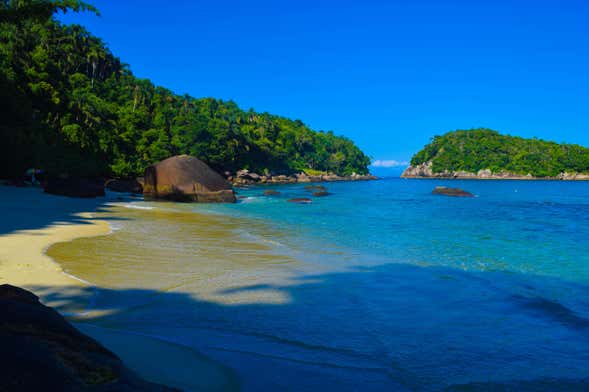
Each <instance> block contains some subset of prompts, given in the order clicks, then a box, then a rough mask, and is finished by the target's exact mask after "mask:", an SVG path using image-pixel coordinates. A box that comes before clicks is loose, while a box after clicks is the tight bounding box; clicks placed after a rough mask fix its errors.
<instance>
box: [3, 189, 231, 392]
mask: <svg viewBox="0 0 589 392" xmlns="http://www.w3.org/2000/svg"><path fill="white" fill-rule="evenodd" d="M113 197H118V196H113ZM109 201H112V198H110V199H109V197H106V198H98V199H72V198H67V197H58V196H51V195H47V194H45V193H43V191H42V190H41V189H38V188H16V187H9V186H0V217H1V218H0V284H5V283H8V284H12V285H15V286H20V287H23V288H25V289H27V290H30V291H32V292H34V293H35V294H37V295H38V296H39V297H40V299H41V301H42V302H43V303H44V304H46V305H48V306H52V307H54V308H56V309H58V310H59V311H60V312H61V313H62V314H65V315H66V316H70V317H72V316H73V318H74V320H75V321H84V323H77V324H76V326H77V327H78V328H80V329H81V330H82V332H84V333H86V334H88V335H90V336H92V337H93V338H95V339H96V340H98V341H99V342H101V343H102V344H103V345H105V346H106V347H107V348H109V349H111V350H113V351H114V352H115V353H116V354H117V355H118V356H119V357H120V358H121V359H122V360H123V361H124V362H125V363H126V364H127V365H128V366H129V367H130V368H131V369H132V370H134V371H135V372H136V373H138V374H139V375H140V376H142V377H143V378H145V379H147V380H150V381H153V382H158V383H162V384H166V385H169V386H173V387H178V388H181V389H184V390H203V391H218V390H235V389H237V388H238V383H237V380H236V379H235V377H234V375H233V373H232V371H231V370H230V369H228V368H226V367H224V366H223V365H221V364H219V363H217V362H215V361H213V360H210V359H208V358H207V357H205V356H203V355H201V354H199V353H198V352H196V351H194V350H191V349H189V348H186V347H183V346H179V345H175V344H171V343H168V342H164V341H161V340H158V339H154V338H151V337H147V336H141V335H133V334H129V333H128V332H125V331H118V330H116V329H106V328H100V327H97V326H92V325H91V317H92V314H89V313H87V309H88V305H89V303H90V302H91V301H92V297H93V292H94V290H93V287H92V285H91V284H90V283H89V282H85V281H84V280H82V279H79V278H77V277H75V276H72V275H69V274H67V273H65V272H64V271H63V269H62V267H61V266H60V265H59V264H57V263H56V262H55V261H54V260H53V259H51V258H50V257H49V256H47V255H46V253H45V252H46V250H47V249H48V248H49V247H50V246H51V245H52V244H55V243H61V242H67V241H71V240H73V239H76V238H80V237H94V236H101V235H107V234H109V233H110V232H111V229H110V225H109V223H108V222H107V220H106V219H107V218H108V206H107V203H108V202H109ZM72 298H75V301H72Z"/></svg>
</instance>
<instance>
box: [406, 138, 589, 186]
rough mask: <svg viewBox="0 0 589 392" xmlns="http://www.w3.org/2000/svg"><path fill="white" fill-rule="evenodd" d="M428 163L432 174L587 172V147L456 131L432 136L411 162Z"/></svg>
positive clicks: (553, 173)
mask: <svg viewBox="0 0 589 392" xmlns="http://www.w3.org/2000/svg"><path fill="white" fill-rule="evenodd" d="M429 161H431V162H432V170H433V171H434V172H436V173H440V172H443V171H445V170H447V171H466V172H472V173H476V172H478V171H479V170H482V169H490V170H491V171H492V172H493V173H499V172H502V171H504V172H510V173H516V174H523V175H527V174H528V173H529V174H532V175H533V176H536V177H554V176H557V175H558V174H560V173H563V172H569V173H573V172H576V173H589V148H585V147H582V146H579V145H575V144H558V143H554V142H548V141H544V140H539V139H524V138H521V137H514V136H507V135H501V134H499V133H498V132H496V131H492V130H490V129H472V130H467V131H465V130H459V131H455V132H450V133H447V134H445V135H443V136H435V137H434V138H433V140H432V142H431V143H429V144H428V145H427V146H425V147H424V148H423V150H421V151H420V152H418V153H417V154H415V156H414V157H413V158H412V159H411V165H413V166H416V165H419V164H422V163H426V162H429Z"/></svg>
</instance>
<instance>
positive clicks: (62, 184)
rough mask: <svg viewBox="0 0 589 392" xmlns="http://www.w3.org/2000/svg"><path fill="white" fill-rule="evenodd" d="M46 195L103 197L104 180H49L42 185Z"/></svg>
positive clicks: (73, 178) (71, 178) (72, 178)
mask: <svg viewBox="0 0 589 392" xmlns="http://www.w3.org/2000/svg"><path fill="white" fill-rule="evenodd" d="M44 189H45V192H46V193H50V194H52V195H60V196H68V197H83V198H92V197H97V196H104V180H103V179H99V178H98V179H95V178H77V177H68V178H49V179H47V181H46V182H45V184H44Z"/></svg>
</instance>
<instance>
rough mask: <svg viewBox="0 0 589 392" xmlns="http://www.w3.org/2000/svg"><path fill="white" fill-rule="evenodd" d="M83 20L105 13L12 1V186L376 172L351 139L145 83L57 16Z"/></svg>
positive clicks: (2, 104) (1, 114) (60, 1)
mask: <svg viewBox="0 0 589 392" xmlns="http://www.w3.org/2000/svg"><path fill="white" fill-rule="evenodd" d="M81 10H86V11H93V12H96V10H95V9H94V8H93V7H92V6H90V5H87V4H86V3H83V2H80V1H76V0H54V1H35V0H0V177H7V176H14V175H19V174H21V173H23V171H24V170H26V169H27V168H30V167H39V168H42V169H45V170H46V171H48V172H50V173H54V174H70V175H84V176H91V175H111V176H118V177H127V176H135V175H138V174H141V173H142V172H143V169H144V168H145V167H146V166H147V165H149V164H151V163H154V162H156V161H159V160H161V159H164V158H166V157H169V156H171V155H176V154H191V155H194V156H197V157H199V158H200V159H202V160H204V161H205V162H207V163H209V164H210V165H211V166H213V167H214V168H215V169H217V170H223V171H224V170H229V171H235V170H238V169H242V168H247V169H250V170H255V171H259V172H264V171H265V170H271V171H301V170H307V169H313V170H319V171H332V172H335V173H337V174H351V173H352V172H356V173H359V174H365V173H367V165H368V164H369V163H370V160H369V158H368V157H367V156H366V155H364V154H363V153H362V151H360V149H358V147H356V146H355V145H354V143H353V142H352V141H351V140H349V139H347V138H344V137H340V136H335V135H334V134H333V133H331V132H315V131H313V130H311V129H310V128H309V127H307V126H306V125H305V124H303V123H302V122H301V121H300V120H290V119H287V118H284V117H280V116H275V115H271V114H268V113H256V112H254V111H253V110H249V111H244V110H241V109H240V108H239V107H238V106H237V105H236V104H235V103H234V102H232V101H222V100H218V99H214V98H193V97H191V96H188V95H177V94H174V93H173V92H171V91H169V90H167V89H165V88H163V87H159V86H155V85H154V84H153V83H151V82H150V81H149V80H146V79H139V78H137V77H135V76H134V75H133V73H132V72H131V71H130V69H129V67H128V66H127V65H125V64H124V63H122V62H121V60H120V59H119V58H117V57H116V56H115V55H113V54H112V53H111V52H110V51H109V49H108V48H107V47H106V45H105V44H104V43H103V42H102V41H101V40H100V39H99V38H97V37H95V36H93V35H92V34H90V33H89V32H88V31H87V30H85V29H84V28H83V27H82V26H78V25H63V24H62V23H60V22H58V21H57V20H56V19H55V17H54V15H55V13H56V12H66V11H81Z"/></svg>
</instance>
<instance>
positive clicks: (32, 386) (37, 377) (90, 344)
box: [0, 284, 173, 392]
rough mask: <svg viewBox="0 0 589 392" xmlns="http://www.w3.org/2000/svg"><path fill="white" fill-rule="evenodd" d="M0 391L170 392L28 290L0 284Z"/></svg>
mask: <svg viewBox="0 0 589 392" xmlns="http://www.w3.org/2000/svg"><path fill="white" fill-rule="evenodd" d="M0 347H2V350H3V352H4V355H2V356H1V357H0V367H1V369H2V377H0V391H6V392H11V391H15V392H16V391H82V390H84V391H86V390H91V391H100V392H102V391H105V392H106V391H128V392H131V391H172V390H173V389H170V388H167V387H164V386H161V385H157V384H153V383H150V382H147V381H145V380H143V379H141V378H139V377H138V376H136V375H135V374H134V373H133V372H132V371H131V370H129V369H128V368H126V367H125V365H124V364H123V363H122V362H121V360H120V359H119V358H118V357H117V356H116V355H115V354H113V353H112V352H110V351H109V350H107V349H106V348H104V347H103V346H102V345H100V343H98V342H97V341H95V340H94V339H92V338H90V337H88V336H86V335H84V334H82V333H81V332H79V331H78V330H77V329H76V328H74V327H73V326H72V325H71V324H69V323H68V322H67V321H66V320H65V319H64V318H63V317H62V316H61V315H60V314H59V313H57V312H56V311H55V310H53V309H51V308H49V307H47V306H44V305H43V304H41V303H40V302H39V299H38V298H37V297H36V296H35V295H34V294H33V293H31V292H28V291H26V290H24V289H21V288H19V287H15V286H10V285H7V284H4V285H0Z"/></svg>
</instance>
